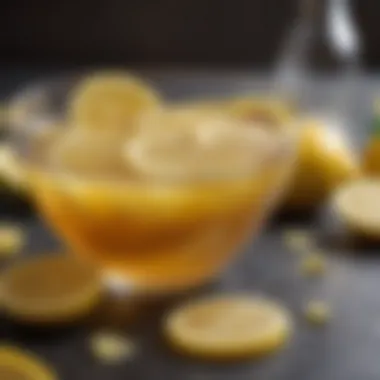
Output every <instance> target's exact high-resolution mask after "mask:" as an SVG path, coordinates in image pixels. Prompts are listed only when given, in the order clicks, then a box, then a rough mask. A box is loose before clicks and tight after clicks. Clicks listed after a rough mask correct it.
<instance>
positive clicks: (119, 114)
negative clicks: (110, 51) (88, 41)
mask: <svg viewBox="0 0 380 380" xmlns="http://www.w3.org/2000/svg"><path fill="white" fill-rule="evenodd" d="M159 105H160V100H159V97H158V95H157V94H156V93H155V91H154V90H153V89H152V88H150V87H149V86H148V85H147V84H145V83H144V82H143V81H141V80H140V79H138V78H136V77H134V76H132V75H128V74H125V73H121V72H103V73H98V74H94V75H91V76H89V77H88V78H85V79H84V80H83V81H82V82H81V83H80V84H79V85H78V87H77V88H76V89H75V90H74V92H73V95H72V98H71V101H70V103H69V117H70V121H71V122H72V124H73V125H78V126H81V127H87V128H90V129H110V128H130V126H131V124H133V123H134V122H135V121H136V118H138V117H139V116H140V115H141V114H142V113H144V112H147V111H150V110H152V109H156V108H159Z"/></svg>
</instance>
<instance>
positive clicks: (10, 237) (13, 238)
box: [0, 225, 25, 257]
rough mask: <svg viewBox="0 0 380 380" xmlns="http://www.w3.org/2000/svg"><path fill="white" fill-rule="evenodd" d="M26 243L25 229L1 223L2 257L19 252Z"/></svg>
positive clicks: (0, 243) (0, 251) (0, 247)
mask: <svg viewBox="0 0 380 380" xmlns="http://www.w3.org/2000/svg"><path fill="white" fill-rule="evenodd" d="M24 243H25V237H24V233H23V230H22V229H21V228H20V227H17V226H12V225H0V257H7V256H12V255H15V254H17V253H18V252H19V251H20V250H21V248H22V247H23V245H24Z"/></svg>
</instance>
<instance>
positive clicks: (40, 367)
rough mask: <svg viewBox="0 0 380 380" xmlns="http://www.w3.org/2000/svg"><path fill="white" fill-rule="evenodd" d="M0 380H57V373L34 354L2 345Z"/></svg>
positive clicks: (0, 347) (0, 350)
mask: <svg viewBox="0 0 380 380" xmlns="http://www.w3.org/2000/svg"><path fill="white" fill-rule="evenodd" d="M0 379H2V380H16V379H17V380H57V379H58V378H57V376H56V374H55V372H54V371H53V370H52V369H51V368H49V366H48V365H46V364H45V363H44V362H42V361H41V360H40V359H39V358H37V357H36V356H34V355H33V354H31V353H29V352H26V351H24V350H21V349H19V348H17V347H13V346H4V345H0Z"/></svg>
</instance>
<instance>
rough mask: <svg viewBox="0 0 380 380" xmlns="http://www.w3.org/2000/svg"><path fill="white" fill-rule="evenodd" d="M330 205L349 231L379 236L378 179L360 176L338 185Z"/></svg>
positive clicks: (379, 193)
mask: <svg viewBox="0 0 380 380" xmlns="http://www.w3.org/2000/svg"><path fill="white" fill-rule="evenodd" d="M332 205H333V208H334V210H335V212H336V213H337V215H338V217H339V218H340V219H341V220H342V222H343V223H344V224H345V225H346V226H347V227H348V228H349V230H350V231H352V232H354V233H357V234H359V235H363V236H367V237H370V238H374V239H379V238H380V179H377V178H361V179H358V180H354V181H351V182H348V183H346V184H345V185H343V186H342V187H340V188H339V189H338V190H337V191H336V192H335V194H334V196H333V198H332Z"/></svg>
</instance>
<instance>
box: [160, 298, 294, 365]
mask: <svg viewBox="0 0 380 380" xmlns="http://www.w3.org/2000/svg"><path fill="white" fill-rule="evenodd" d="M291 326H292V323H291V318H290V315H289V313H288V312H287V310H285V309H284V308H283V307H282V306H280V305H278V304H277V303H275V302H272V301H270V300H267V299H264V298H258V297H252V296H248V295H222V296H213V297H208V298H203V299H200V300H197V301H193V302H190V303H188V304H186V305H182V306H180V307H179V308H177V309H175V310H174V311H172V312H171V313H170V314H169V315H168V316H167V318H166V320H165V326H164V328H165V334H166V337H167V339H168V341H169V342H170V343H171V345H172V346H173V347H174V348H175V349H177V350H179V351H181V352H184V353H188V354H190V355H194V356H198V357H203V358H206V359H207V358H209V359H220V360H228V359H240V358H246V357H255V356H261V355H265V354H269V353H272V352H275V351H276V350H277V349H279V348H280V347H282V346H283V345H284V343H285V342H286V341H287V338H288V337H289V335H290V332H291V330H292V328H291Z"/></svg>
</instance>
